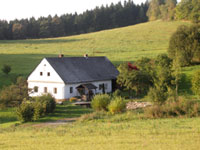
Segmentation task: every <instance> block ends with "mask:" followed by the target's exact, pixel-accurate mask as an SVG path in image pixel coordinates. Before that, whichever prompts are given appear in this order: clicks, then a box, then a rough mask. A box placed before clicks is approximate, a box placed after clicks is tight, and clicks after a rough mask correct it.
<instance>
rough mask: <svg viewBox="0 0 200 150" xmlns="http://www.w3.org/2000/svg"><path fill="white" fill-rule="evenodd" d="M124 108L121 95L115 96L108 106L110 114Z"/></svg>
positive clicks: (124, 104)
mask: <svg viewBox="0 0 200 150" xmlns="http://www.w3.org/2000/svg"><path fill="white" fill-rule="evenodd" d="M125 108H126V103H125V102H124V100H123V99H122V98H121V97H115V98H114V99H113V100H112V101H111V103H110V104H109V106H108V110H109V112H110V113H112V114H116V113H120V112H122V111H123V110H124V109H125Z"/></svg>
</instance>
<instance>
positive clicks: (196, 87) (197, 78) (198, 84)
mask: <svg viewBox="0 0 200 150" xmlns="http://www.w3.org/2000/svg"><path fill="white" fill-rule="evenodd" d="M192 91H193V92H194V93H195V94H196V95H198V96H199V97H200V70H198V71H197V72H195V74H194V76H193V78H192Z"/></svg>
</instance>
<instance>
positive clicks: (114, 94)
mask: <svg viewBox="0 0 200 150" xmlns="http://www.w3.org/2000/svg"><path fill="white" fill-rule="evenodd" d="M112 96H113V97H118V96H121V91H120V90H119V89H117V90H115V92H114V93H113V94H112Z"/></svg>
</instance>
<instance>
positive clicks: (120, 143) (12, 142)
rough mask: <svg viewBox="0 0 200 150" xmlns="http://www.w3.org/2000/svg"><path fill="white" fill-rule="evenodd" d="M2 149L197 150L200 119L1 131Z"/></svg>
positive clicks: (78, 123) (85, 123)
mask: <svg viewBox="0 0 200 150" xmlns="http://www.w3.org/2000/svg"><path fill="white" fill-rule="evenodd" d="M0 139H1V140H0V149H4V150H22V149H34V150H41V149H49V150H54V149H59V150H68V149H69V150H79V149H80V150H84V149H87V150H94V149H95V150H105V149H111V150H122V149H123V150H132V149H142V150H155V149H161V150H166V149H171V150H179V149H181V150H188V149H189V150H196V149H199V146H200V142H199V140H200V118H190V119H186V118H173V119H156V120H151V119H148V120H145V119H132V120H128V121H110V120H104V122H102V121H98V120H97V121H89V122H76V123H73V124H66V125H64V126H59V127H56V128H52V127H43V128H38V127H24V126H22V127H13V128H10V129H9V130H0Z"/></svg>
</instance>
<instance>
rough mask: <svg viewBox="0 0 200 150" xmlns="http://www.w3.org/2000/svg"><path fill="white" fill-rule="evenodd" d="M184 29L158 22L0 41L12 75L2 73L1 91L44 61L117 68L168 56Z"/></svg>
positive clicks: (177, 23) (0, 54)
mask: <svg viewBox="0 0 200 150" xmlns="http://www.w3.org/2000/svg"><path fill="white" fill-rule="evenodd" d="M180 25H190V23H189V22H181V21H175V22H163V21H154V22H148V23H142V24H138V25H134V26H128V27H123V28H117V29H112V30H104V31H100V32H95V33H89V34H82V35H76V36H69V37H60V38H48V39H33V40H32V39H30V40H29V39H28V40H13V41H0V68H2V65H3V64H8V65H11V67H12V72H11V74H10V75H9V76H5V75H3V74H2V72H0V88H1V87H2V86H3V85H9V84H10V83H11V82H13V80H15V78H16V76H17V75H23V76H26V77H27V76H28V74H29V73H30V72H31V71H32V70H33V69H34V68H35V67H36V65H37V64H38V63H39V62H40V60H41V59H42V58H44V57H52V56H53V57H56V56H58V54H60V53H63V54H64V55H65V56H66V57H67V56H83V54H85V53H88V54H89V56H107V57H108V58H109V59H110V60H111V61H112V62H113V63H114V64H115V65H118V64H120V63H122V62H126V61H135V60H137V59H139V58H141V57H155V56H156V55H158V54H161V53H166V51H167V48H168V44H169V38H170V36H171V35H172V34H173V33H174V32H175V31H176V29H177V27H178V26H180Z"/></svg>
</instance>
